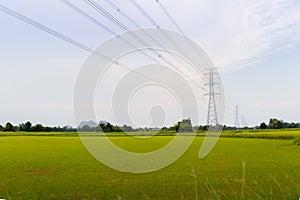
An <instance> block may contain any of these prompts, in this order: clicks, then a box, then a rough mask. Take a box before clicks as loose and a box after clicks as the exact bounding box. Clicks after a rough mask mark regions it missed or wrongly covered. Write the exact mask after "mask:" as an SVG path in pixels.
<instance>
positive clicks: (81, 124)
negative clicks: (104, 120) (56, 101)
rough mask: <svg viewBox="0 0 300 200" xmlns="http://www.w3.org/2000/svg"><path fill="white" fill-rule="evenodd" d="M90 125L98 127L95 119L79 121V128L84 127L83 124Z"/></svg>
mask: <svg viewBox="0 0 300 200" xmlns="http://www.w3.org/2000/svg"><path fill="white" fill-rule="evenodd" d="M85 125H88V126H89V127H96V126H98V124H97V123H96V122H94V121H93V120H89V121H82V122H80V123H79V125H78V128H82V127H83V126H85Z"/></svg>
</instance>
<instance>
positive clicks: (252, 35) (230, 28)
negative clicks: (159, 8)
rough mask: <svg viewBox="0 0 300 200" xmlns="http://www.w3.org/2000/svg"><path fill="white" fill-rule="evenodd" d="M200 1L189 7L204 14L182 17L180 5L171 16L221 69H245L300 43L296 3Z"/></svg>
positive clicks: (299, 8) (298, 4) (289, 0)
mask: <svg viewBox="0 0 300 200" xmlns="http://www.w3.org/2000/svg"><path fill="white" fill-rule="evenodd" d="M191 2H192V1H191ZM201 2H203V3H195V2H194V1H193V3H191V4H189V5H190V6H193V4H194V7H195V6H199V11H203V10H204V12H197V11H195V10H194V9H193V10H194V11H195V12H197V15H195V14H194V15H191V14H188V15H187V16H183V15H182V13H180V12H179V10H180V9H181V8H180V7H182V6H183V3H182V5H180V4H179V6H178V8H177V9H178V11H177V12H175V10H174V11H173V12H174V13H178V14H177V15H175V16H174V17H175V18H176V19H177V20H178V21H179V23H180V24H181V26H182V27H183V28H184V29H185V30H186V32H187V34H188V35H190V36H191V37H193V38H194V39H196V40H197V41H198V42H199V43H200V44H201V45H202V46H203V47H204V48H205V50H207V52H208V54H209V55H210V56H211V57H212V59H213V61H214V62H215V64H216V65H217V66H219V67H221V68H224V67H225V68H232V67H234V68H237V67H243V66H248V65H249V64H250V65H251V64H252V63H255V62H257V60H261V59H262V58H264V57H265V56H268V55H272V54H274V53H276V52H279V51H283V50H285V49H288V48H291V47H294V46H295V45H297V44H299V43H300V2H299V1H297V0H251V1H248V0H239V1H226V2H222V1H219V0H211V1H209V4H208V2H207V1H201ZM166 3H167V2H166ZM166 5H167V4H166ZM167 6H168V5H167ZM205 10H206V11H205Z"/></svg>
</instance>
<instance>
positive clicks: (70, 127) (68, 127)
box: [64, 125, 73, 129]
mask: <svg viewBox="0 0 300 200" xmlns="http://www.w3.org/2000/svg"><path fill="white" fill-rule="evenodd" d="M64 128H66V129H72V128H73V127H72V126H70V125H66V126H64Z"/></svg>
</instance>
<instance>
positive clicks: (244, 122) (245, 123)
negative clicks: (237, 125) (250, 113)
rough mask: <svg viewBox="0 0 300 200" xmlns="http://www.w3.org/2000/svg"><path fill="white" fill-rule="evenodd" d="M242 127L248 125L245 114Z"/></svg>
mask: <svg viewBox="0 0 300 200" xmlns="http://www.w3.org/2000/svg"><path fill="white" fill-rule="evenodd" d="M242 127H243V128H245V127H248V123H247V120H246V118H245V116H244V115H243V114H242Z"/></svg>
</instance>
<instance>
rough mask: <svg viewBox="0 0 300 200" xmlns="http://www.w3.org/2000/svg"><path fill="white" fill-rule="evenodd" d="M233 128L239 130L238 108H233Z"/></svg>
mask: <svg viewBox="0 0 300 200" xmlns="http://www.w3.org/2000/svg"><path fill="white" fill-rule="evenodd" d="M235 128H236V129H239V128H240V120H239V106H235Z"/></svg>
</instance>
